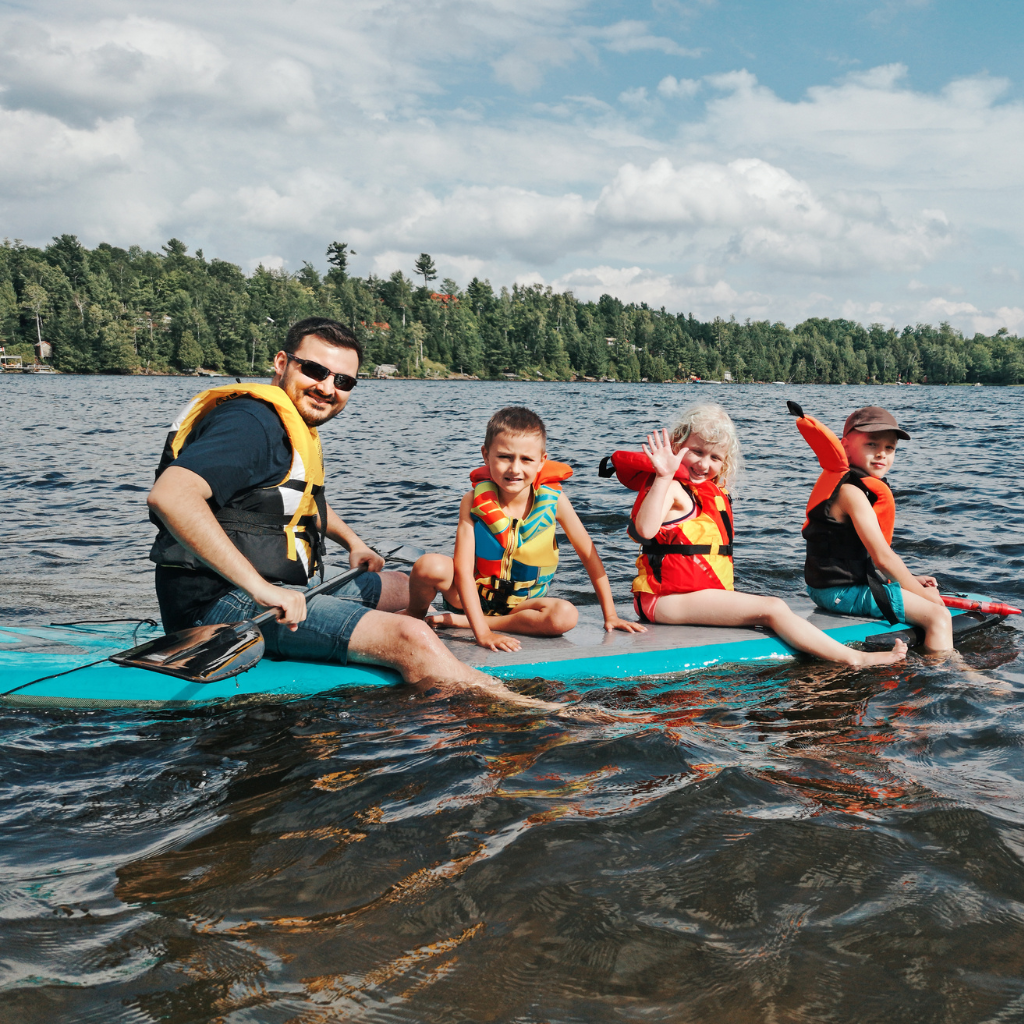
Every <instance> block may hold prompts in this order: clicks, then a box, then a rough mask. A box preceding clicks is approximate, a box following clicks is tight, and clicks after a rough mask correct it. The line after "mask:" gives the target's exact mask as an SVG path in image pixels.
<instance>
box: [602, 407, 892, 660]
mask: <svg viewBox="0 0 1024 1024" xmlns="http://www.w3.org/2000/svg"><path fill="white" fill-rule="evenodd" d="M642 448H643V454H642V455H641V454H640V453H639V452H616V453H615V454H614V455H613V456H612V457H611V459H612V463H613V465H614V466H615V471H616V474H617V475H618V477H619V479H620V481H622V483H624V484H625V485H626V486H627V487H630V488H632V489H633V490H636V491H638V492H639V493H638V494H637V498H636V502H635V504H634V505H633V511H632V513H631V516H630V526H629V533H630V536H631V537H632V538H633V539H634V540H635V541H636V542H637V543H638V544H640V556H639V557H638V558H637V562H636V565H637V576H636V579H635V580H634V581H633V604H634V607H635V609H636V612H637V614H638V616H639V617H640V619H641V620H642V621H644V622H658V623H675V624H684V623H685V624H690V625H703V626H765V627H767V628H769V629H771V630H773V631H774V632H775V633H776V634H777V635H778V636H780V637H781V638H782V639H783V640H784V641H785V642H786V643H788V644H789V645H790V646H791V647H795V648H796V649H797V650H800V651H804V652H806V653H807V654H813V655H815V656H816V657H818V658H824V659H825V660H827V661H837V662H841V663H843V664H846V665H851V666H855V667H863V666H867V665H886V664H891V663H893V662H896V661H900V660H902V659H903V658H904V657H905V656H906V652H907V646H906V644H904V643H903V642H902V641H899V640H898V641H896V646H895V647H894V648H893V650H891V651H883V652H880V653H877V654H876V653H869V652H866V651H856V650H853V649H852V648H850V647H846V646H844V645H843V644H841V643H839V642H838V641H837V640H834V639H833V638H832V637H830V636H828V634H826V633H823V632H822V631H821V630H820V629H818V628H817V627H816V626H813V625H812V624H811V623H810V622H808V621H807V620H806V619H804V618H802V617H801V616H799V615H797V614H796V613H795V612H794V611H793V610H792V609H791V608H790V607H789V605H788V604H786V602H785V601H783V600H782V599H781V598H778V597H767V596H764V595H761V594H746V593H743V592H741V591H737V590H735V589H734V588H733V558H732V544H733V521H732V498H731V497H730V495H729V491H728V487H729V486H730V485H732V484H734V483H735V480H736V477H737V476H738V474H739V470H740V466H741V458H740V446H739V439H738V437H737V435H736V425H735V424H734V423H733V421H732V419H731V418H730V416H729V414H728V413H727V412H726V411H725V409H723V408H722V407H721V406H720V405H715V404H711V403H706V404H700V405H694V406H691V407H690V408H688V409H687V410H686V411H685V412H684V413H683V415H682V416H681V417H680V419H679V421H678V422H677V423H676V424H675V426H674V427H673V428H672V431H671V433H670V432H669V431H668V430H661V431H657V430H656V431H654V432H653V433H651V434H648V435H647V443H646V444H644V445H642Z"/></svg>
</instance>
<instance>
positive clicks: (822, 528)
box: [787, 402, 898, 622]
mask: <svg viewBox="0 0 1024 1024" xmlns="http://www.w3.org/2000/svg"><path fill="white" fill-rule="evenodd" d="M787 404H788V405H789V409H790V413H791V414H792V415H794V416H796V417H797V421H796V425H797V429H798V430H799V431H800V433H801V434H802V435H803V437H804V440H805V441H806V442H807V443H808V444H809V445H810V446H811V448H812V449H813V451H814V454H815V455H816V456H817V457H818V465H819V466H821V474H820V476H819V477H818V479H817V482H816V483H815V485H814V488H813V489H812V490H811V496H810V497H809V498H808V499H807V509H806V519H805V520H804V525H803V529H802V530H801V533H802V534H803V537H804V539H805V540H806V541H807V556H806V558H805V559H804V580H805V581H806V582H807V585H808V586H809V587H813V588H814V589H816V590H824V589H827V588H829V587H852V586H865V585H866V586H868V587H870V588H871V592H872V594H873V595H874V597H875V601H876V603H877V604H878V606H879V608H880V609H881V610H882V612H883V614H884V615H885V617H886V618H887V619H889V621H890V622H896V621H898V620H897V618H896V616H895V613H894V612H893V610H892V606H891V603H890V602H889V599H888V595H887V594H886V593H885V590H884V588H882V586H881V583H882V580H881V578H880V577H879V575H878V570H877V569H875V566H874V563H873V562H872V561H871V558H870V556H869V555H868V552H867V548H865V547H864V544H863V542H862V541H861V539H860V537H859V536H858V535H857V529H856V527H855V526H854V525H853V523H851V522H839V521H838V520H836V519H833V518H832V515H831V504H832V501H833V500H834V499H835V498H836V497H837V496H838V494H839V488H840V487H842V486H843V484H853V486H854V487H857V488H858V489H859V490H861V491H862V492H863V493H864V495H865V496H866V497H867V499H868V501H869V502H870V503H871V509H872V511H873V512H874V513H875V517H876V518H877V519H878V525H879V527H880V528H881V530H882V535H883V536H884V537H885V540H886V543H887V544H891V543H892V534H893V529H894V527H895V525H896V499H895V498H894V497H893V493H892V491H891V490H890V488H889V485H888V484H887V483H886V482H885V481H884V480H877V479H875V477H873V476H869V475H868V474H867V473H865V472H864V471H863V470H862V469H858V468H856V467H855V466H851V465H850V460H849V459H848V458H847V456H846V449H845V448H843V445H842V442H841V441H840V440H839V438H838V437H836V435H835V434H833V433H832V431H831V430H829V428H828V427H826V426H825V424H824V423H821V422H820V421H819V420H816V419H814V417H813V416H806V415H804V411H803V409H801V408H800V406H799V405H797V404H796V402H789V403H787Z"/></svg>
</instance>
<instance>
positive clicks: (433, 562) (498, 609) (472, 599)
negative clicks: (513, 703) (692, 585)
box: [407, 406, 644, 651]
mask: <svg viewBox="0 0 1024 1024" xmlns="http://www.w3.org/2000/svg"><path fill="white" fill-rule="evenodd" d="M546 449H547V431H546V430H545V428H544V423H543V421H542V420H541V418H540V417H539V416H538V415H537V414H536V413H534V412H532V411H531V410H529V409H525V408H523V407H522V406H509V407H508V408H505V409H501V410H499V411H498V412H496V413H495V414H494V415H493V416H492V417H491V419H490V422H489V423H488V424H487V433H486V436H485V438H484V444H483V448H482V449H481V452H482V453H483V457H484V465H483V466H481V467H479V468H478V469H475V470H473V472H472V473H470V476H469V479H470V481H471V482H472V484H473V490H471V491H469V492H468V493H467V494H466V495H464V496H463V499H462V504H461V505H460V507H459V525H458V531H457V533H456V536H455V557H454V559H452V558H449V557H448V556H447V555H439V554H428V555H423V556H422V557H421V558H420V559H419V560H418V561H417V562H416V564H415V565H414V566H413V570H412V574H411V575H410V577H409V607H408V609H407V614H409V615H411V616H413V617H415V618H424V617H426V618H427V621H428V622H429V623H430V624H431V625H434V626H469V627H470V628H471V629H472V630H473V634H474V636H475V637H476V642H477V643H478V644H479V645H480V646H481V647H488V648H490V649H491V650H493V651H515V650H518V649H519V647H520V643H519V641H518V640H516V639H515V638H514V637H509V636H502V635H501V634H499V633H497V632H495V630H499V629H500V630H505V631H506V632H509V633H519V634H524V635H531V636H560V635H561V634H562V633H566V632H568V631H569V630H570V629H572V628H573V627H574V626H575V625H576V620H577V611H576V608H575V607H574V606H573V605H572V604H570V603H569V602H568V601H564V600H561V599H560V598H554V597H547V596H546V595H547V592H548V588H549V587H550V585H551V581H552V579H553V578H554V575H555V569H556V568H557V567H558V547H557V544H556V542H555V523H556V522H557V523H558V525H559V526H561V527H562V530H563V531H564V532H565V535H566V537H568V538H569V542H570V543H571V544H572V546H573V547H574V548H575V549H576V553H577V554H578V555H579V556H580V560H581V561H582V562H583V565H584V568H586V570H587V575H588V576H589V577H590V581H591V583H592V584H593V587H594V591H595V593H596V594H597V599H598V602H599V603H600V605H601V611H602V613H603V614H604V628H605V629H606V630H613V629H621V630H624V631H626V632H642V631H643V630H644V627H643V626H641V625H639V624H638V623H635V622H627V621H625V620H624V619H620V618H619V616H618V615H617V614H616V611H615V602H614V601H613V600H612V592H611V587H610V586H609V583H608V575H607V573H606V572H605V570H604V566H603V564H602V563H601V558H600V556H599V555H598V553H597V549H596V548H595V547H594V542H593V541H592V540H591V539H590V534H588V533H587V530H586V527H585V526H584V525H583V523H582V522H581V521H580V517H579V516H578V515H577V514H576V510H575V509H574V508H573V507H572V504H571V503H570V501H569V499H568V497H567V496H566V495H565V493H564V492H563V491H562V481H563V480H566V479H568V478H569V477H570V476H571V475H572V469H570V467H569V466H566V465H564V464H563V463H560V462H549V461H548V457H547V450H546ZM438 592H440V593H441V594H442V595H443V597H444V601H445V605H446V607H447V608H448V609H449V610H448V611H446V612H444V613H442V614H435V615H430V616H427V612H428V610H429V608H430V603H431V601H433V599H434V597H435V595H436V594H437V593H438Z"/></svg>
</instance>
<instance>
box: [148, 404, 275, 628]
mask: <svg viewBox="0 0 1024 1024" xmlns="http://www.w3.org/2000/svg"><path fill="white" fill-rule="evenodd" d="M291 464H292V447H291V444H290V443H289V441H288V432H287V431H286V430H285V428H284V424H283V423H282V422H281V419H280V417H279V416H278V415H277V413H276V412H275V411H274V409H273V407H272V406H269V405H267V404H266V403H264V402H261V401H259V400H258V399H255V398H236V399H234V400H233V401H231V402H225V403H224V404H223V405H220V406H218V407H217V408H216V409H214V410H213V412H211V413H208V414H207V415H206V416H204V417H203V419H202V420H200V421H199V424H198V426H197V427H196V428H195V430H193V431H192V433H191V435H190V436H189V438H188V441H187V442H186V443H185V446H184V448H183V449H182V451H181V454H180V455H179V456H178V458H177V459H175V461H174V463H173V465H175V466H181V467H182V468H183V469H189V470H191V471H192V472H193V473H196V474H197V475H198V476H201V477H202V478H203V479H204V480H205V481H206V482H207V483H208V484H209V485H210V490H211V491H213V499H212V502H211V504H212V507H213V509H214V511H216V510H217V509H218V508H220V507H221V506H223V505H226V504H227V503H228V502H229V501H230V500H231V499H232V498H233V497H235V495H237V494H240V493H242V492H244V491H248V490H251V489H253V488H255V487H273V486H274V485H275V484H277V483H280V482H281V480H283V479H284V478H285V477H286V476H287V475H288V471H289V470H290V468H291ZM234 588H235V585H234V584H233V583H231V582H229V581H228V580H226V579H224V577H223V576H220V575H218V574H217V573H215V572H214V571H213V570H212V569H182V568H178V567H176V566H169V565H158V566H157V568H156V595H157V600H158V601H159V602H160V615H161V618H162V619H163V623H164V629H167V630H175V629H184V628H186V627H188V626H191V625H193V624H194V622H195V621H196V619H198V618H199V617H200V616H201V615H202V613H203V612H204V610H205V609H206V608H207V607H209V605H211V604H212V603H213V602H214V601H216V600H217V599H218V598H221V597H223V596H224V595H225V594H226V593H228V591H230V590H234Z"/></svg>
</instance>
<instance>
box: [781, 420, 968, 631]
mask: <svg viewBox="0 0 1024 1024" xmlns="http://www.w3.org/2000/svg"><path fill="white" fill-rule="evenodd" d="M789 409H790V413H791V414H792V415H794V416H797V417H798V419H797V427H798V429H799V430H800V433H801V434H802V435H803V437H804V439H805V440H806V441H807V443H808V444H809V445H810V446H811V448H812V449H813V450H814V453H815V454H816V455H817V456H818V463H819V465H820V466H821V470H822V472H821V475H820V476H819V477H818V481H817V483H816V484H815V485H814V490H813V491H812V492H811V497H810V499H809V500H808V502H807V520H806V522H805V523H804V526H803V536H804V539H805V540H806V541H807V557H806V560H805V562H804V580H805V581H806V583H807V593H808V594H809V595H810V597H811V600H813V601H814V603H815V604H816V605H818V607H819V608H823V609H825V610H826V611H832V612H839V613H841V614H845V615H865V616H870V617H872V618H886V619H888V620H889V621H890V622H892V623H896V622H909V623H911V624H913V625H915V626H920V627H921V628H922V629H924V631H925V638H924V644H925V648H926V649H928V650H931V651H946V650H949V649H950V648H952V646H953V626H952V619H951V618H950V614H949V611H948V610H947V609H946V607H945V605H944V604H943V603H942V596H941V595H940V594H939V588H938V584H937V582H936V580H935V577H934V576H915V575H914V574H913V573H912V572H911V571H910V570H909V569H908V568H907V566H906V564H905V563H904V561H903V559H902V558H900V556H899V555H897V554H896V552H895V551H893V549H892V547H891V544H892V534H893V527H894V525H895V521H896V502H895V499H894V497H893V493H892V491H891V489H890V488H889V485H888V484H887V483H886V482H885V476H886V474H887V473H888V472H889V470H890V469H891V468H892V464H893V461H894V459H895V458H896V445H897V443H898V442H899V440H900V439H901V438H902V439H903V440H905V441H909V440H910V435H909V434H908V433H907V432H906V431H905V430H903V428H902V427H900V425H899V424H898V423H897V422H896V419H895V417H893V415H892V413H890V412H889V411H888V410H886V409H883V408H881V407H880V406H877V405H869V406H865V407H864V408H862V409H856V410H855V411H854V412H852V413H850V415H849V416H848V417H847V419H846V423H845V424H844V426H843V439H842V441H840V440H839V439H838V438H837V437H836V435H835V434H833V433H832V431H831V430H829V428H828V427H826V426H825V425H824V424H823V423H820V422H819V421H818V420H816V419H814V418H813V417H811V416H805V415H804V412H803V410H802V409H801V408H800V406H798V405H797V404H796V403H795V402H790V403H789ZM883 577H887V580H888V581H886V579H884V578H883Z"/></svg>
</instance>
